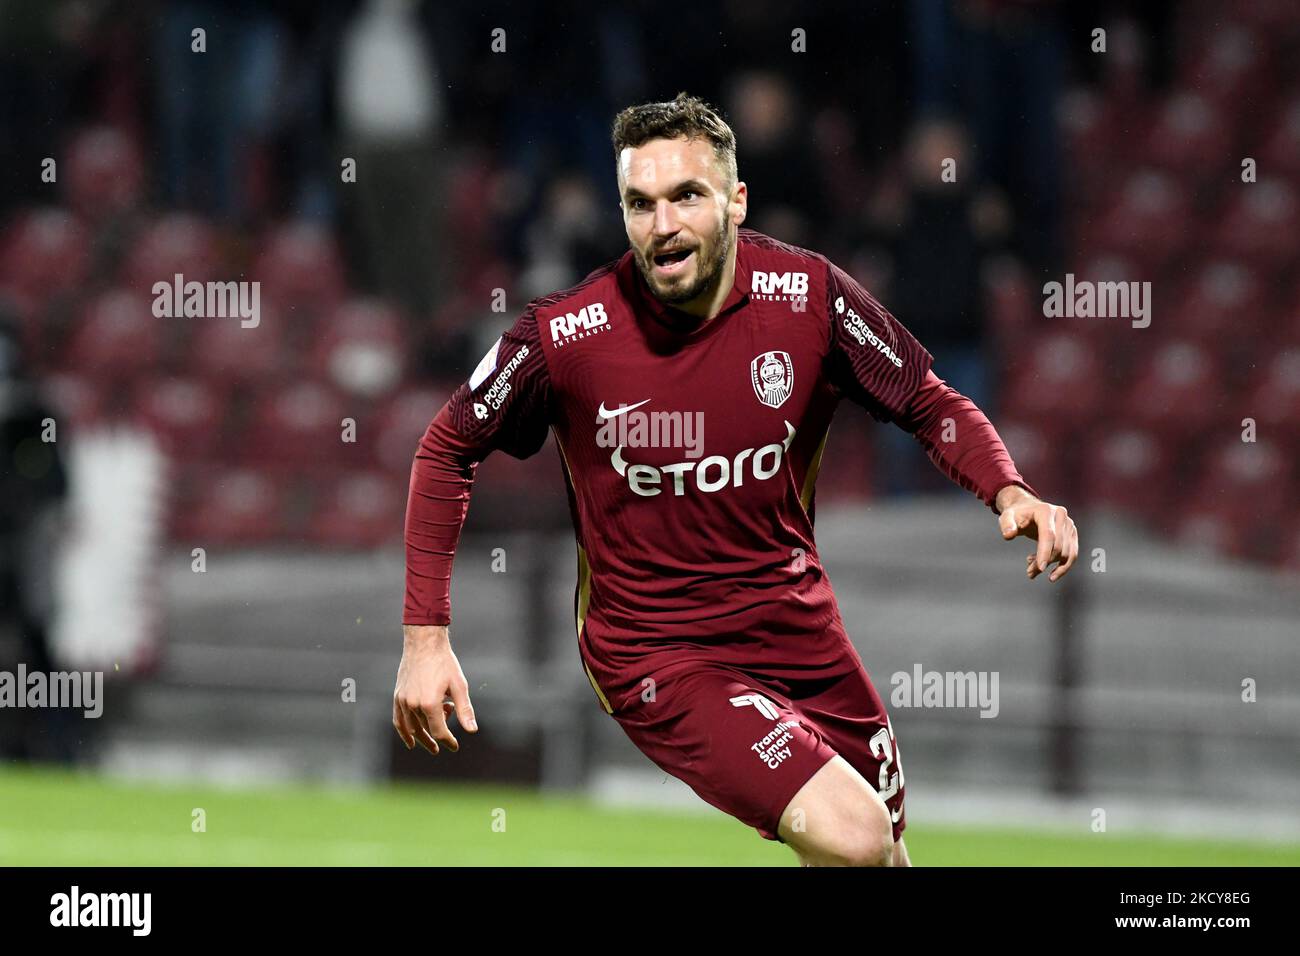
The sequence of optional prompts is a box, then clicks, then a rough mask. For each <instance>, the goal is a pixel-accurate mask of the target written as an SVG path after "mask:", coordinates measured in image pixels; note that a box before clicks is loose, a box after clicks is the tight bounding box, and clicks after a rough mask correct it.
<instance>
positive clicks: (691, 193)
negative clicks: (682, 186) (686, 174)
mask: <svg viewBox="0 0 1300 956" xmlns="http://www.w3.org/2000/svg"><path fill="white" fill-rule="evenodd" d="M699 195H700V194H699V193H697V192H696V191H695V190H694V189H687V190H685V191H684V192H682V194H681V196H679V197H678V198H679V199H685V200H686V201H687V202H690V201H691V200H694V199H697V198H698V197H699Z"/></svg>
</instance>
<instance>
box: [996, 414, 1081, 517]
mask: <svg viewBox="0 0 1300 956" xmlns="http://www.w3.org/2000/svg"><path fill="white" fill-rule="evenodd" d="M996 427H997V431H998V435H999V436H1001V438H1002V443H1003V444H1004V445H1006V447H1007V452H1008V453H1009V454H1010V455H1011V460H1012V461H1014V462H1015V463H1016V468H1017V469H1019V471H1020V474H1022V475H1023V476H1024V478H1025V481H1027V482H1029V484H1031V485H1033V486H1034V488H1035V489H1037V491H1038V493H1039V494H1040V495H1042V496H1043V497H1044V498H1046V499H1047V500H1048V501H1059V500H1062V497H1063V496H1064V495H1066V494H1069V493H1071V492H1072V491H1073V488H1074V483H1075V482H1074V477H1073V476H1072V475H1071V474H1070V472H1069V468H1068V465H1069V463H1068V462H1067V461H1066V460H1065V459H1064V458H1063V457H1062V456H1061V454H1060V451H1061V449H1062V447H1064V444H1065V442H1066V440H1067V436H1068V435H1069V430H1068V429H1066V428H1065V427H1064V426H1063V425H1062V424H1061V423H1060V422H1050V421H1040V420H1034V421H1031V420H1028V419H1026V418H1023V417H1021V416H1020V415H1019V414H1012V415H1006V416H1001V417H999V419H998V421H997V425H996ZM1067 507H1068V506H1067Z"/></svg>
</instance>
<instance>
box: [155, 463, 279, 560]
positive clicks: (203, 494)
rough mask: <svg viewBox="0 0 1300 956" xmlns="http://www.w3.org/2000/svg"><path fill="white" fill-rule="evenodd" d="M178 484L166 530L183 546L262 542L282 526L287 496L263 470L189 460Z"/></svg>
mask: <svg viewBox="0 0 1300 956" xmlns="http://www.w3.org/2000/svg"><path fill="white" fill-rule="evenodd" d="M179 485H180V487H179V491H178V495H177V501H176V508H175V510H174V512H173V514H172V521H171V527H172V535H171V536H172V538H173V540H176V541H180V542H183V543H184V544H185V545H186V546H188V547H204V548H211V547H213V546H217V545H254V544H264V543H267V542H270V541H274V540H276V539H278V538H281V537H283V536H284V534H285V532H286V530H287V528H286V515H287V513H288V512H287V508H286V499H287V496H286V494H285V490H284V489H283V488H282V487H281V486H279V485H277V484H276V482H275V481H274V480H272V478H271V477H270V476H269V475H266V474H261V473H258V472H256V471H250V470H244V469H223V468H222V467H220V466H218V465H204V464H192V465H187V466H186V467H185V468H184V469H182V473H181V478H180V482H179Z"/></svg>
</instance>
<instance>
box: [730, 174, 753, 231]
mask: <svg viewBox="0 0 1300 956" xmlns="http://www.w3.org/2000/svg"><path fill="white" fill-rule="evenodd" d="M731 206H732V210H731V218H732V221H733V222H735V224H736V225H737V226H739V225H740V224H741V223H743V222H744V221H745V215H746V214H747V213H748V212H749V187H748V186H746V185H745V184H744V183H743V182H737V183H736V185H735V188H733V189H732V190H731Z"/></svg>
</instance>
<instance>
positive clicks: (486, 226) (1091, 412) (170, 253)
mask: <svg viewBox="0 0 1300 956" xmlns="http://www.w3.org/2000/svg"><path fill="white" fill-rule="evenodd" d="M868 6H869V7H870V9H858V7H868ZM1076 7H1086V8H1087V9H1082V10H1081V9H1076ZM1097 27H1101V28H1104V29H1105V30H1106V50H1105V52H1104V53H1101V52H1094V49H1093V46H1094V37H1093V34H1092V31H1093V29H1094V28H1097ZM196 28H202V29H203V30H204V31H205V43H206V48H205V52H194V50H193V43H194V36H193V33H192V31H193V30H194V29H196ZM497 28H500V29H501V30H503V31H504V33H502V34H500V35H495V34H494V33H493V31H494V30H496V29H497ZM796 28H801V29H803V30H805V31H806V49H807V52H806V53H797V52H793V51H792V46H791V45H792V42H794V41H793V40H792V34H791V31H792V30H794V29H796ZM1157 37H1158V38H1159V42H1156V40H1155V38H1157ZM494 43H495V44H497V45H498V49H495V50H494ZM500 44H504V49H500ZM1298 53H1300V10H1297V9H1296V7H1295V6H1294V4H1293V3H1291V2H1288V0H1241V2H1235V3H1231V4H1227V3H1219V4H1212V3H1202V2H1195V0H1193V2H1188V3H1184V4H1178V5H1176V6H1175V5H1174V4H1171V3H1150V4H1145V3H1144V4H1138V3H1134V4H1121V3H1103V4H1098V5H1093V4H1087V5H1082V4H1081V5H1071V4H1065V3H1051V2H1012V0H983V2H976V0H921V2H915V3H910V4H897V5H895V4H871V5H859V4H825V5H821V4H819V5H816V6H815V8H813V7H810V9H809V10H808V11H807V12H806V13H805V12H798V13H791V12H789V11H787V10H786V9H785V8H784V7H783V6H782V5H780V4H775V3H770V2H722V0H699V2H696V3H691V4H687V5H684V6H681V7H676V8H674V9H673V10H672V11H671V15H667V14H666V13H665V11H664V10H663V8H662V7H661V6H659V5H656V4H651V3H649V2H644V0H633V2H630V3H620V4H608V5H605V4H588V3H579V2H572V3H570V2H552V3H547V4H522V3H521V4H508V3H500V2H470V0H439V2H429V3H416V2H405V0H364V2H363V0H350V2H329V3H313V2H307V0H278V2H277V0H268V2H257V0H176V2H169V3H168V2H148V0H146V2H111V0H104V2H94V0H59V2H48V3H40V4H32V3H27V2H22V0H0V89H3V90H4V94H3V102H2V105H0V161H2V162H3V165H4V168H5V169H7V170H10V175H8V176H6V177H4V179H3V182H0V312H2V313H3V320H4V322H6V323H7V324H8V325H9V326H10V327H11V328H13V329H14V330H16V333H15V334H16V336H17V338H18V339H19V340H20V341H21V343H22V347H23V351H24V352H25V354H26V364H27V369H28V371H29V373H30V375H31V376H32V377H33V378H35V379H36V380H37V381H38V382H40V383H42V384H43V386H44V387H45V389H46V391H47V392H48V396H49V399H50V401H51V402H52V403H53V405H54V407H56V408H57V409H59V412H58V415H59V417H60V421H64V420H66V421H67V423H68V424H69V426H70V428H69V429H68V431H67V432H66V434H67V435H69V437H70V440H71V441H73V442H75V441H76V436H77V434H78V433H79V432H80V431H82V430H84V429H92V428H94V427H97V426H100V425H104V424H106V423H115V422H122V421H129V422H133V423H136V424H138V425H139V426H142V427H144V428H146V429H148V430H150V431H151V432H153V433H154V434H155V435H156V436H157V437H158V439H159V440H160V441H161V442H162V443H163V445H164V447H165V448H166V449H167V450H168V451H169V455H170V459H171V462H172V466H173V476H174V483H173V487H174V489H175V491H174V494H173V497H172V499H171V503H170V507H169V515H170V517H169V534H170V536H171V537H172V539H173V540H174V541H176V542H178V543H180V544H184V546H185V547H189V543H190V542H194V541H202V542H205V543H208V544H210V545H216V544H221V543H226V544H231V545H262V544H276V545H279V544H289V545H302V544H308V545H311V546H337V547H371V546H376V545H380V544H392V543H394V542H395V540H396V539H397V538H398V536H399V535H400V533H401V526H402V516H403V511H404V506H405V497H406V485H407V476H408V473H409V467H410V461H411V456H412V453H413V450H414V446H415V442H416V441H417V440H418V438H419V436H420V434H421V433H422V431H423V429H424V428H425V426H426V425H427V423H428V421H429V420H430V418H431V417H432V416H433V415H434V413H435V412H436V411H437V409H438V407H439V406H440V404H441V403H442V401H443V400H444V399H445V398H446V396H447V395H448V394H449V393H450V391H451V390H452V389H453V388H454V387H456V385H458V384H459V383H460V381H461V380H462V379H463V378H464V376H465V374H466V372H467V370H469V369H470V368H472V367H473V365H474V363H475V362H476V361H477V359H478V357H479V356H480V355H481V354H482V352H483V350H485V349H486V347H487V346H488V345H490V343H491V342H492V340H493V339H495V337H496V336H497V335H498V334H499V333H500V331H501V330H502V329H504V328H506V327H507V326H508V325H509V323H510V322H512V321H513V318H514V316H515V315H517V314H518V312H519V311H520V309H521V308H522V306H523V305H524V304H525V303H526V302H527V301H528V299H530V298H532V297H534V296H537V295H541V294H544V293H548V292H550V291H553V290H555V289H558V288H563V287H565V286H567V285H570V284H572V283H574V282H576V281H578V280H579V279H581V278H582V276H584V275H585V274H586V273H587V272H588V271H590V270H591V269H593V268H595V267H597V266H599V265H600V264H602V263H603V262H605V261H607V260H609V259H611V258H614V257H616V256H617V255H619V254H620V253H621V251H622V250H623V249H625V248H626V239H625V237H624V236H623V233H622V224H621V218H620V215H619V210H618V207H617V204H616V193H615V189H614V182H613V164H612V162H611V160H612V156H611V154H610V147H609V143H608V124H609V122H610V120H611V119H612V116H613V114H614V112H615V111H616V110H617V109H619V108H621V107H622V106H624V105H627V104H628V103H631V102H635V101H642V100H648V99H666V98H670V97H671V96H672V95H674V94H675V93H676V92H677V91H678V90H679V89H687V90H689V91H690V92H693V93H697V94H699V95H702V96H704V97H705V98H707V99H710V100H713V101H715V102H718V103H719V104H720V105H721V106H722V107H723V109H724V110H725V112H726V115H727V116H728V118H729V120H730V121H731V122H732V124H733V126H734V127H735V129H736V132H737V136H738V140H739V165H740V172H741V177H742V179H744V180H745V181H746V182H747V183H748V184H749V186H750V190H751V193H750V195H751V219H750V221H749V223H748V225H751V226H753V227H754V228H757V229H759V230H762V231H765V232H768V233H770V234H772V235H774V236H776V237H777V238H779V239H783V240H786V241H789V242H792V243H795V244H799V245H807V246H809V247H811V248H813V249H816V250H817V251H820V252H823V253H825V254H827V255H828V256H830V257H831V258H832V259H834V260H835V261H837V262H839V263H840V264H841V265H843V266H844V267H845V268H847V269H848V270H849V271H850V272H852V273H853V274H855V275H856V276H857V277H858V278H859V279H860V280H861V281H863V282H864V284H865V285H866V286H867V288H869V289H871V290H872V291H873V292H874V293H875V294H876V296H877V297H878V298H880V299H881V300H882V301H883V302H884V303H885V304H886V306H887V307H889V308H890V309H891V311H893V312H894V313H895V314H897V315H898V316H899V317H900V318H901V319H902V320H903V322H904V323H905V324H906V325H908V327H909V328H911V329H912V331H913V332H914V333H915V334H916V335H917V337H918V338H919V339H920V340H921V341H922V342H923V343H924V344H925V345H926V346H927V347H928V348H929V349H930V350H931V351H932V352H933V353H934V354H935V356H936V370H937V371H938V373H939V374H940V376H941V377H944V378H945V379H947V380H948V381H949V382H950V384H952V385H953V386H954V387H956V388H958V389H959V390H960V391H962V392H964V393H966V394H968V395H970V396H971V397H972V398H973V399H974V400H975V401H976V402H977V403H978V404H980V405H981V406H982V407H984V408H985V409H986V410H988V411H989V414H990V417H992V418H993V420H994V422H995V424H997V426H998V427H999V430H1000V431H1001V432H1002V434H1003V436H1004V438H1005V439H1006V441H1007V443H1008V445H1009V447H1010V448H1011V451H1012V453H1013V455H1014V456H1015V457H1016V460H1017V463H1018V465H1019V467H1020V470H1021V471H1022V472H1023V473H1024V474H1025V475H1026V476H1027V477H1028V479H1029V480H1030V481H1031V482H1033V483H1034V484H1035V486H1036V487H1037V488H1038V489H1039V490H1040V492H1042V493H1043V494H1044V495H1046V496H1048V497H1050V498H1052V499H1053V500H1058V501H1063V502H1067V503H1068V504H1069V505H1070V506H1071V510H1072V511H1073V510H1075V508H1076V507H1081V506H1083V505H1085V504H1088V505H1092V506H1096V507H1104V508H1107V509H1120V510H1127V511H1131V512H1132V513H1133V514H1134V515H1136V516H1140V517H1141V518H1143V519H1144V520H1147V521H1150V522H1151V526H1152V530H1153V531H1156V532H1161V533H1169V534H1174V535H1177V536H1178V537H1179V538H1180V539H1181V540H1184V541H1187V542H1188V543H1189V544H1194V545H1197V546H1202V547H1206V548H1210V549H1215V550H1219V551H1222V552H1224V553H1227V554H1231V555H1235V556H1240V557H1244V558H1249V559H1253V560H1259V561H1267V562H1278V563H1289V564H1290V565H1291V566H1293V567H1296V568H1300V528H1298V527H1297V526H1296V523H1295V522H1294V521H1288V520H1286V519H1287V518H1290V517H1293V516H1294V510H1295V502H1296V501H1297V500H1300V460H1298V456H1297V449H1298V448H1300V281H1298V280H1297V275H1298V273H1297V269H1296V266H1297V258H1298V256H1300V241H1298V237H1300V206H1298V205H1297V195H1296V190H1297V188H1298V187H1300V82H1297V80H1298V79H1300V75H1298V74H1297V70H1296V66H1295V64H1296V62H1297V54H1298ZM1247 157H1250V158H1253V159H1254V160H1255V161H1256V163H1257V170H1258V181H1256V182H1243V181H1242V168H1243V167H1242V163H1243V159H1245V158H1247ZM47 158H52V159H54V160H55V161H56V164H57V165H56V167H55V168H56V170H57V174H56V176H55V177H54V181H53V182H50V181H47V180H46V178H43V176H42V173H43V170H44V169H45V167H44V166H43V163H44V161H45V160H46V159H47ZM948 158H952V159H955V160H956V169H957V179H956V182H954V183H948V182H942V181H940V178H939V175H938V172H939V169H940V166H941V164H942V163H943V161H944V160H945V159H948ZM347 159H353V160H355V163H356V166H355V169H356V175H355V181H354V182H351V181H346V168H345V165H346V164H345V160H347ZM1066 272H1073V273H1075V274H1076V275H1077V276H1078V278H1080V279H1094V280H1110V279H1114V280H1136V281H1150V282H1152V284H1153V287H1154V292H1153V305H1154V317H1153V321H1152V323H1151V326H1150V327H1149V328H1145V329H1135V328H1131V327H1130V326H1129V323H1128V322H1126V321H1124V320H1116V319H1046V318H1044V316H1043V309H1042V292H1041V287H1042V285H1043V283H1044V282H1047V281H1052V280H1055V281H1061V280H1062V279H1063V277H1064V274H1065V273H1066ZM176 273H181V274H183V275H184V277H185V279H186V280H199V281H205V280H209V279H211V280H221V281H226V280H257V281H259V282H260V283H261V317H260V322H259V323H258V325H257V327H256V328H244V327H242V326H241V324H240V322H239V321H237V320H231V319H218V318H189V319H158V318H155V317H154V315H153V313H152V311H151V299H152V293H151V289H152V287H153V285H154V283H156V282H159V281H165V282H170V281H171V278H172V276H173V275H174V274H176ZM495 290H504V308H497V309H494V307H493V306H494V302H495V303H496V304H498V305H500V304H501V301H502V300H501V299H500V297H494V292H495ZM15 374H16V373H15ZM1245 418H1252V419H1255V420H1256V421H1257V423H1258V430H1259V440H1258V441H1257V442H1255V443H1243V442H1242V441H1241V440H1240V432H1241V430H1242V428H1243V424H1242V420H1243V419H1245ZM345 419H353V420H354V421H355V423H356V429H355V437H356V440H355V442H347V441H343V440H340V434H341V431H342V428H341V423H342V422H343V421H344V420H345ZM865 421H866V420H865V418H863V419H862V422H863V423H864V424H865ZM894 432H897V430H896V429H867V428H865V427H859V428H853V427H845V426H844V425H841V427H840V428H838V429H837V430H836V432H835V436H834V437H833V438H832V441H831V444H832V451H833V454H832V455H830V456H828V457H827V463H826V467H825V469H824V470H823V478H822V481H821V483H820V485H819V488H820V490H821V494H822V495H823V496H824V497H828V498H829V497H835V496H839V497H856V498H858V499H863V500H865V499H867V498H870V497H871V496H872V495H877V494H890V493H897V492H902V491H916V490H919V489H924V490H929V491H934V490H939V489H940V488H942V487H943V486H944V484H945V479H944V478H943V477H942V475H940V474H939V473H938V472H937V471H936V470H935V469H933V467H932V466H931V465H930V464H929V463H928V462H927V461H926V460H925V458H924V456H923V455H922V454H921V453H920V451H919V449H918V450H916V451H914V452H913V453H911V454H910V455H904V456H900V455H898V454H894V453H893V450H895V449H896V448H897V442H898V441H899V435H901V433H898V435H895V434H892V433H894ZM62 434H64V433H61V436H60V437H62ZM902 439H903V441H904V442H910V439H909V438H908V437H907V436H905V435H903V436H902ZM497 458H498V459H499V461H498V460H494V464H493V466H492V467H490V468H488V469H486V470H485V471H484V473H483V477H482V479H481V485H482V486H483V490H482V493H483V494H484V495H486V496H488V497H490V498H492V500H494V501H500V502H502V503H503V504H504V505H508V504H509V503H511V502H514V503H515V506H516V507H515V511H514V512H513V513H512V514H513V517H512V520H516V519H517V518H518V517H519V516H524V515H528V516H534V517H539V520H540V516H546V515H550V516H551V517H555V516H556V515H562V512H563V507H564V504H563V496H562V492H561V485H560V473H559V467H558V465H557V462H556V460H555V456H554V455H550V454H542V455H538V456H536V457H535V458H533V459H531V460H529V461H527V462H522V463H520V462H513V461H509V462H507V461H506V460H505V459H504V457H503V456H497ZM538 489H547V490H548V494H549V498H548V499H547V500H548V501H549V502H550V503H551V504H550V505H548V506H547V507H546V508H543V507H539V506H536V505H535V504H533V503H532V502H535V500H536V496H537V495H538V494H539V491H538ZM476 500H477V499H476ZM552 506H553V507H552ZM548 509H549V510H548ZM474 510H480V509H474ZM507 513H511V512H509V509H508V508H507ZM556 520H562V519H560V518H557V519H556Z"/></svg>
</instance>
